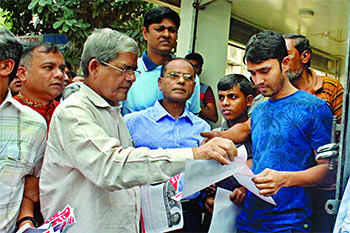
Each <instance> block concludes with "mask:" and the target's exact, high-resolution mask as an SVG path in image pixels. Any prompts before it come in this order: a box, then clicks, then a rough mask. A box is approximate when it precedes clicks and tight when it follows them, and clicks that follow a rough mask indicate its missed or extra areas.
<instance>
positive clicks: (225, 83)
mask: <svg viewBox="0 0 350 233" xmlns="http://www.w3.org/2000/svg"><path fill="white" fill-rule="evenodd" d="M236 86H238V87H239V89H240V90H241V92H242V93H243V94H244V96H245V97H247V96H248V95H254V94H255V90H254V88H253V86H252V83H251V82H249V80H248V79H247V78H246V76H244V75H242V74H228V75H225V76H224V77H223V78H221V79H220V80H219V82H218V85H217V88H218V91H227V90H230V89H232V88H233V87H236Z"/></svg>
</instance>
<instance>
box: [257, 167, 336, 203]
mask: <svg viewBox="0 0 350 233" xmlns="http://www.w3.org/2000/svg"><path fill="white" fill-rule="evenodd" d="M329 175H330V172H329V162H328V160H319V161H317V165H316V166H314V167H311V168H308V169H306V170H303V171H296V172H288V171H276V170H272V169H269V168H266V169H265V170H264V171H263V172H261V173H260V174H258V175H257V176H256V177H255V178H253V181H254V182H255V185H256V187H257V188H258V189H260V191H259V193H260V194H262V195H264V196H273V195H275V194H276V193H277V192H278V191H279V190H280V189H281V188H283V187H292V186H299V187H314V186H318V185H321V184H325V183H326V182H327V183H328V182H329V183H332V181H329V180H328V179H327V178H328V176H329Z"/></svg>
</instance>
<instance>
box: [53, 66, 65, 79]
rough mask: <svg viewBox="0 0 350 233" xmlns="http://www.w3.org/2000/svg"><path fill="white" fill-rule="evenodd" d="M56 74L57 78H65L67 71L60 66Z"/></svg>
mask: <svg viewBox="0 0 350 233" xmlns="http://www.w3.org/2000/svg"><path fill="white" fill-rule="evenodd" d="M54 75H55V77H56V78H58V79H61V80H64V79H65V76H66V73H65V72H64V71H63V70H61V69H60V68H57V70H56V72H55V74H54Z"/></svg>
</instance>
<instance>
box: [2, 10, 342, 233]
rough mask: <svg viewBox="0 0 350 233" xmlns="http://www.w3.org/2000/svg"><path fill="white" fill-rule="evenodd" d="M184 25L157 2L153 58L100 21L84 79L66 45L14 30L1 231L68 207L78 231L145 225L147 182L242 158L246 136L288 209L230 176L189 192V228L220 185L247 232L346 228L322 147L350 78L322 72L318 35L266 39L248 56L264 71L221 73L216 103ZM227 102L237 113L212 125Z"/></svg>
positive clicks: (7, 56) (5, 46)
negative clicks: (335, 210)
mask: <svg viewBox="0 0 350 233" xmlns="http://www.w3.org/2000/svg"><path fill="white" fill-rule="evenodd" d="M179 27H180V18H179V16H178V14H177V13H176V12H175V11H173V10H171V9H170V8H168V7H164V6H160V7H155V8H152V9H150V10H149V11H147V12H146V14H145V15H144V27H143V29H142V32H143V36H144V39H145V41H146V42H147V50H146V51H144V52H143V53H142V55H141V57H139V53H140V51H139V47H138V45H137V43H136V42H135V41H134V40H133V39H132V38H130V37H128V36H126V35H125V34H123V33H120V32H118V31H115V30H112V29H109V28H103V29H95V31H94V32H93V33H92V34H91V35H90V36H89V37H88V38H87V40H86V42H85V44H84V47H83V52H82V56H81V69H82V72H83V78H82V77H80V76H76V74H75V73H74V71H73V70H72V66H71V65H70V64H69V63H68V62H66V61H65V58H64V55H63V53H62V52H61V51H60V50H59V49H58V47H57V46H56V45H54V44H52V43H49V42H36V43H30V44H26V45H22V44H21V43H20V42H19V40H18V39H17V38H16V36H14V35H13V34H12V33H11V32H10V31H9V30H7V29H5V28H0V84H1V86H0V121H1V125H0V159H1V163H0V164H1V166H0V180H1V183H2V185H1V186H0V196H1V197H2V198H1V200H0V232H14V231H15V229H18V228H20V227H22V226H23V225H25V224H29V225H30V226H32V227H38V226H39V225H40V224H42V222H43V219H47V218H49V217H51V216H52V215H53V214H55V213H56V212H58V211H60V210H62V209H63V208H64V207H65V206H66V205H67V204H69V205H70V206H72V207H73V208H74V210H75V218H76V219H77V222H76V223H75V224H74V226H72V227H71V228H70V229H69V232H79V233H81V232H140V231H141V229H142V227H141V229H140V216H141V210H140V185H147V184H156V183H160V182H165V181H167V180H169V179H170V178H171V177H173V176H175V175H177V174H179V173H181V172H183V171H184V168H185V162H186V159H202V160H203V159H205V160H208V159H214V160H217V161H218V162H220V163H221V164H228V163H229V162H230V161H234V156H236V155H237V150H236V147H239V146H240V145H245V147H246V149H247V152H248V160H247V165H248V166H249V167H250V168H251V169H252V171H253V172H254V174H255V175H256V176H255V177H254V178H253V182H254V183H255V185H256V187H257V188H258V189H259V192H260V194H262V195H264V196H272V197H273V199H274V201H275V202H276V205H272V204H269V203H267V202H264V201H263V200H261V199H259V198H258V197H257V196H256V195H254V194H253V193H252V192H250V191H248V190H247V189H246V188H244V187H242V185H240V184H239V183H238V182H237V180H236V179H235V178H234V177H229V178H227V179H225V180H222V181H220V182H217V183H215V184H213V185H211V186H210V187H207V188H206V189H204V190H202V191H200V192H198V193H197V194H196V195H193V196H191V197H190V198H186V199H184V200H182V201H181V205H182V209H183V215H184V227H183V228H182V229H180V230H179V232H206V231H208V229H209V225H210V219H211V214H212V212H213V205H214V203H215V192H216V189H217V188H218V187H220V188H225V189H227V190H230V191H232V194H231V195H230V198H231V200H232V201H233V202H234V203H236V204H238V205H240V206H241V207H242V210H241V212H240V214H239V215H238V217H237V219H236V226H237V229H238V230H237V231H238V232H331V231H332V230H333V226H334V223H335V218H334V216H332V215H329V214H327V213H326V212H325V210H324V208H323V207H324V205H325V202H326V201H327V200H328V199H329V198H332V197H333V196H334V183H335V179H334V178H335V175H334V174H333V172H332V170H330V169H329V161H328V160H327V159H322V160H317V159H316V154H315V151H316V150H317V148H318V147H320V146H322V145H325V144H328V143H330V141H331V129H332V119H333V115H335V116H337V121H338V123H340V122H341V115H342V99H343V87H342V85H341V84H340V83H339V82H338V81H337V80H336V79H333V78H330V77H324V76H318V75H316V74H315V73H314V72H313V71H311V69H310V64H311V55H312V49H311V46H310V44H309V41H308V39H307V38H306V37H305V36H303V35H298V34H286V35H280V34H278V33H276V32H273V31H263V32H260V33H258V34H256V35H253V36H252V37H251V38H250V40H249V41H248V43H247V46H246V51H245V55H244V62H246V64H247V70H248V72H249V73H250V75H251V77H250V80H249V79H248V78H247V77H245V76H244V75H241V74H229V75H226V76H224V77H222V78H221V77H215V78H217V79H219V81H218V84H217V93H218V96H217V99H218V101H217V103H215V97H214V92H213V90H212V88H211V87H210V86H208V85H206V84H204V83H201V82H200V77H199V75H200V74H201V71H202V66H203V64H204V60H203V57H202V56H201V55H200V54H199V53H191V54H188V55H187V56H186V57H185V58H180V57H175V56H174V55H173V54H172V53H171V51H172V50H173V49H174V48H175V46H176V39H177V33H178V29H179ZM73 78H74V79H75V80H74V79H73ZM216 105H217V106H218V110H219V112H220V113H221V115H222V117H223V119H224V120H223V122H222V126H221V127H220V128H218V129H215V130H212V129H211V126H210V125H209V124H208V121H209V122H210V121H211V122H217V120H218V113H217V107H216ZM253 109H254V111H253ZM185 175H186V174H185ZM182 177H183V176H182ZM203 216H204V217H203Z"/></svg>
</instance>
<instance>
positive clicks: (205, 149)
mask: <svg viewBox="0 0 350 233" xmlns="http://www.w3.org/2000/svg"><path fill="white" fill-rule="evenodd" d="M192 150H193V157H194V159H215V160H217V161H219V162H220V163H221V164H228V163H229V162H228V160H227V159H226V158H228V159H230V160H231V161H233V158H234V156H237V148H236V146H235V145H234V144H233V142H232V141H231V140H228V139H225V138H218V137H217V138H213V139H212V140H210V141H209V142H208V143H205V144H204V145H202V146H200V147H196V148H192Z"/></svg>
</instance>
